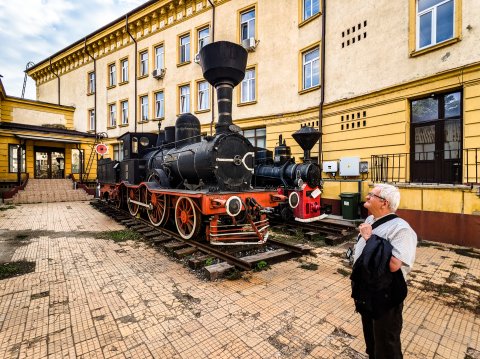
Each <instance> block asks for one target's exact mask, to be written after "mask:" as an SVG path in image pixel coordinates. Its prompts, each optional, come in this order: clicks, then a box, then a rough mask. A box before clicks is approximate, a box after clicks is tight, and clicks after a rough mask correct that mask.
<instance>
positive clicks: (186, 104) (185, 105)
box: [180, 85, 190, 113]
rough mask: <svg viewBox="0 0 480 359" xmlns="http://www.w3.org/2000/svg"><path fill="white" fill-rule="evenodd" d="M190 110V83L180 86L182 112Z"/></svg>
mask: <svg viewBox="0 0 480 359" xmlns="http://www.w3.org/2000/svg"><path fill="white" fill-rule="evenodd" d="M187 112H190V85H185V86H181V87H180V113H187Z"/></svg>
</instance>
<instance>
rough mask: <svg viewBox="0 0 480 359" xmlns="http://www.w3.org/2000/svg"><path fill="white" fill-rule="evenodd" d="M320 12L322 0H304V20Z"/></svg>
mask: <svg viewBox="0 0 480 359" xmlns="http://www.w3.org/2000/svg"><path fill="white" fill-rule="evenodd" d="M319 12H320V0H303V21H305V20H308V19H309V18H311V17H312V16H314V15H317V14H318V13H319Z"/></svg>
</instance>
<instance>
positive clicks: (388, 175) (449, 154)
mask: <svg viewBox="0 0 480 359" xmlns="http://www.w3.org/2000/svg"><path fill="white" fill-rule="evenodd" d="M370 169H371V171H370V177H371V180H372V181H374V182H394V183H437V184H465V185H479V184H480V148H466V149H463V150H446V151H426V152H406V153H393V154H383V155H372V156H371V158H370Z"/></svg>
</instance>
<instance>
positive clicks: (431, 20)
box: [416, 0, 455, 49]
mask: <svg viewBox="0 0 480 359" xmlns="http://www.w3.org/2000/svg"><path fill="white" fill-rule="evenodd" d="M454 8H455V3H454V0H418V1H417V21H416V22H417V49H422V48H424V47H428V46H432V45H435V44H438V43H440V42H443V41H446V40H449V39H451V38H453V33H454V31H453V25H454V12H455V11H454Z"/></svg>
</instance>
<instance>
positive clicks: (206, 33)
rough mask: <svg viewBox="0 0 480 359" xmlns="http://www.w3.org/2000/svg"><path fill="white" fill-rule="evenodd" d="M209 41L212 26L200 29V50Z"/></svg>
mask: <svg viewBox="0 0 480 359" xmlns="http://www.w3.org/2000/svg"><path fill="white" fill-rule="evenodd" d="M209 43H210V28H209V27H208V26H207V27H204V28H202V29H200V30H198V51H199V52H200V50H201V49H202V48H203V47H204V46H205V45H207V44H209Z"/></svg>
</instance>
